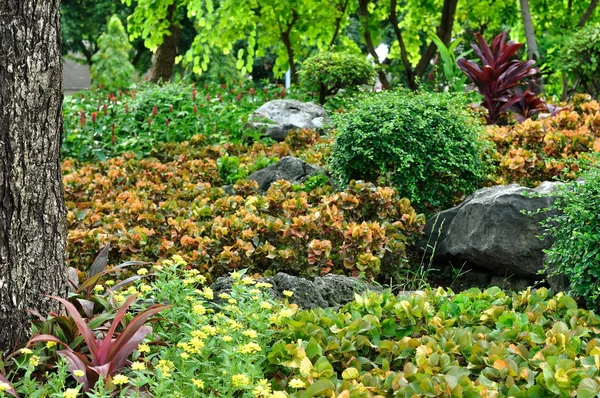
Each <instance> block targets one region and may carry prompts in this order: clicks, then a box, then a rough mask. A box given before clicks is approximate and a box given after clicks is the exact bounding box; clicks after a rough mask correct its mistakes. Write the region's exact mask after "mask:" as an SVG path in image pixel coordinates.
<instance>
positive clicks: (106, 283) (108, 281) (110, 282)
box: [104, 279, 115, 287]
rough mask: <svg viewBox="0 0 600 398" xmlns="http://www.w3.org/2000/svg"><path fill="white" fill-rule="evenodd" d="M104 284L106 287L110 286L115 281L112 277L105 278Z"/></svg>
mask: <svg viewBox="0 0 600 398" xmlns="http://www.w3.org/2000/svg"><path fill="white" fill-rule="evenodd" d="M104 284H105V285H106V286H108V287H110V286H112V285H114V284H115V281H113V280H112V279H109V280H107V281H106V282H104Z"/></svg>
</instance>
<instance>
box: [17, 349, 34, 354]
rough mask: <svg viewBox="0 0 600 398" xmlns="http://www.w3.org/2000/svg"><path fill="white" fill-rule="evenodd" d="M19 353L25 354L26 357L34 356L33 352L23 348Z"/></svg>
mask: <svg viewBox="0 0 600 398" xmlns="http://www.w3.org/2000/svg"><path fill="white" fill-rule="evenodd" d="M19 352H20V353H21V354H25V355H28V354H33V351H31V350H30V349H29V348H21V349H20V350H19Z"/></svg>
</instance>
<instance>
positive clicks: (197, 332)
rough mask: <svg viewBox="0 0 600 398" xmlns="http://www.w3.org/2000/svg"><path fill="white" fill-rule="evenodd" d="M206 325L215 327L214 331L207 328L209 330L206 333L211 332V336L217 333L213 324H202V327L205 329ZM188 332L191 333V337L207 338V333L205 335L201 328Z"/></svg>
mask: <svg viewBox="0 0 600 398" xmlns="http://www.w3.org/2000/svg"><path fill="white" fill-rule="evenodd" d="M207 327H208V328H212V329H215V330H214V332H213V331H212V330H210V329H209V331H208V332H207V333H210V334H211V335H213V336H214V335H216V334H217V333H216V329H217V328H216V327H214V326H209V325H206V326H204V327H203V328H202V329H206V328H207ZM190 334H191V335H192V336H193V337H198V338H199V339H205V338H207V337H208V335H207V334H206V333H205V332H203V331H202V330H192V332H191V333H190Z"/></svg>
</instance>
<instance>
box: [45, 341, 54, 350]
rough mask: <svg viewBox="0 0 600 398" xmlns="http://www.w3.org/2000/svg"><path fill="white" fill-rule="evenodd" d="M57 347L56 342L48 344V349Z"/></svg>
mask: <svg viewBox="0 0 600 398" xmlns="http://www.w3.org/2000/svg"><path fill="white" fill-rule="evenodd" d="M52 347H56V341H49V342H47V343H46V348H52Z"/></svg>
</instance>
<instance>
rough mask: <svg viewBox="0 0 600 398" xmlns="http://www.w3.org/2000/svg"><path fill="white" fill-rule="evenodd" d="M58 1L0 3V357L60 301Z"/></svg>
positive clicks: (62, 213) (62, 230)
mask: <svg viewBox="0 0 600 398" xmlns="http://www.w3.org/2000/svg"><path fill="white" fill-rule="evenodd" d="M60 40H61V36H60V0H44V1H39V0H4V1H1V2H0V352H1V351H6V350H10V349H12V348H14V347H15V346H16V345H17V344H18V343H20V342H23V341H25V340H26V339H27V338H28V335H29V331H30V324H29V322H30V317H29V316H28V314H27V313H26V310H35V311H38V312H40V313H41V314H45V313H47V312H48V311H58V310H59V307H58V305H57V303H56V302H55V301H54V300H51V299H48V298H46V297H43V296H42V294H51V295H59V296H65V295H66V293H67V286H66V229H65V213H66V209H65V204H64V191H63V186H62V176H61V168H60V142H61V135H62V115H61V106H62V57H61V41H60Z"/></svg>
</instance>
